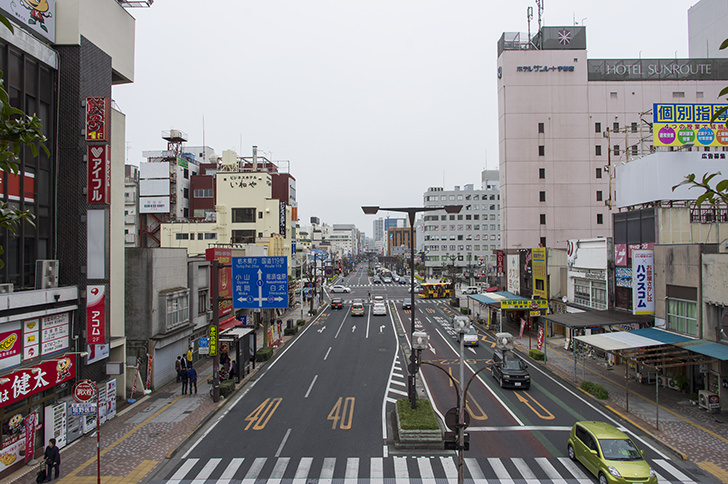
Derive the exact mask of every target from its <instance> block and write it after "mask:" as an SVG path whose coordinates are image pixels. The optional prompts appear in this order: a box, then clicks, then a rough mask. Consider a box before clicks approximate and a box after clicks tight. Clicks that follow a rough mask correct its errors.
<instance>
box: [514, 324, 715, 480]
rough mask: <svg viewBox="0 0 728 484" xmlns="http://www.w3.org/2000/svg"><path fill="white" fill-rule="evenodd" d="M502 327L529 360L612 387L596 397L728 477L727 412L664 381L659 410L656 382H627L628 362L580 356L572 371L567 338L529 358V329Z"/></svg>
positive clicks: (567, 377)
mask: <svg viewBox="0 0 728 484" xmlns="http://www.w3.org/2000/svg"><path fill="white" fill-rule="evenodd" d="M503 329H504V331H509V332H511V334H513V335H514V342H515V345H516V348H517V349H518V350H519V351H520V352H521V353H522V354H523V355H524V356H525V359H526V360H528V363H529V364H530V365H532V366H535V365H539V366H542V367H544V368H547V369H548V370H550V371H551V372H553V373H554V374H556V375H557V376H559V377H560V378H561V379H562V380H563V382H564V383H567V384H570V385H572V386H574V387H576V388H578V387H579V386H580V385H581V383H582V382H583V381H591V382H593V383H597V384H599V385H601V386H602V387H604V388H606V389H607V391H608V392H609V398H608V399H607V400H598V399H596V398H594V401H595V402H598V403H601V404H602V405H604V406H605V407H606V408H608V409H609V410H611V411H612V412H614V413H615V414H617V415H618V416H620V417H621V418H623V419H624V420H627V421H629V422H631V423H633V424H634V425H636V426H637V427H639V428H640V429H642V430H643V431H644V432H645V433H647V434H650V435H652V436H653V437H654V438H655V439H656V440H658V441H660V442H662V443H663V444H664V445H665V446H667V447H668V448H670V449H672V450H674V451H675V452H677V453H678V454H680V455H681V456H682V458H683V459H687V460H690V461H692V462H695V463H696V464H697V465H698V466H700V467H701V468H702V469H703V470H705V471H706V472H708V473H710V474H712V475H713V476H714V477H716V478H717V479H719V480H720V481H722V482H728V415H725V414H709V413H707V412H706V411H705V410H703V409H701V408H700V407H698V406H697V405H694V404H693V403H691V402H690V400H689V397H688V395H687V394H684V393H681V392H679V391H675V390H671V389H669V388H666V387H660V389H659V392H658V395H657V396H658V400H659V410H658V406H657V405H656V404H655V385H654V384H650V385H647V384H641V383H638V382H637V381H635V380H634V379H630V381H629V383H628V385H625V367H624V364H619V365H615V366H611V367H607V366H606V364H605V363H604V362H603V361H600V360H595V359H592V358H586V359H581V358H579V359H578V360H577V364H576V371H574V368H575V366H574V355H573V352H571V351H568V350H564V339H563V338H547V340H546V347H545V353H546V361H545V362H542V361H535V360H531V359H530V358H528V350H529V338H528V335H526V334H524V335H523V338H518V330H517V328H515V327H504V328H503ZM535 347H536V338H535V337H533V336H532V339H531V348H535ZM627 390H629V397H627V395H628V394H627ZM585 395H588V394H586V393H585ZM628 408H629V409H628Z"/></svg>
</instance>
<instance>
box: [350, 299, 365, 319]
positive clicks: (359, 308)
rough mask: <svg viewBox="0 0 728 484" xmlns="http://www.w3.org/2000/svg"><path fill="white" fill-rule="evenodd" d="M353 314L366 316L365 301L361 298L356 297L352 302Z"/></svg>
mask: <svg viewBox="0 0 728 484" xmlns="http://www.w3.org/2000/svg"><path fill="white" fill-rule="evenodd" d="M351 315H352V316H364V303H363V302H362V300H361V299H354V302H352V303H351Z"/></svg>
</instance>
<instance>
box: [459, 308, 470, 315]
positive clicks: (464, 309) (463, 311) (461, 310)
mask: <svg viewBox="0 0 728 484" xmlns="http://www.w3.org/2000/svg"><path fill="white" fill-rule="evenodd" d="M460 314H464V315H466V316H467V315H468V314H470V308H460Z"/></svg>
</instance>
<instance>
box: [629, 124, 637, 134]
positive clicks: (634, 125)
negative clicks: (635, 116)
mask: <svg viewBox="0 0 728 484" xmlns="http://www.w3.org/2000/svg"><path fill="white" fill-rule="evenodd" d="M630 127H631V128H632V132H633V133H636V132H637V123H632V124H631V126H630Z"/></svg>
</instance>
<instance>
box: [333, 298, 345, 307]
mask: <svg viewBox="0 0 728 484" xmlns="http://www.w3.org/2000/svg"><path fill="white" fill-rule="evenodd" d="M343 307H344V301H342V300H341V298H338V297H335V298H333V299H332V300H331V309H341V308H343Z"/></svg>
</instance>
